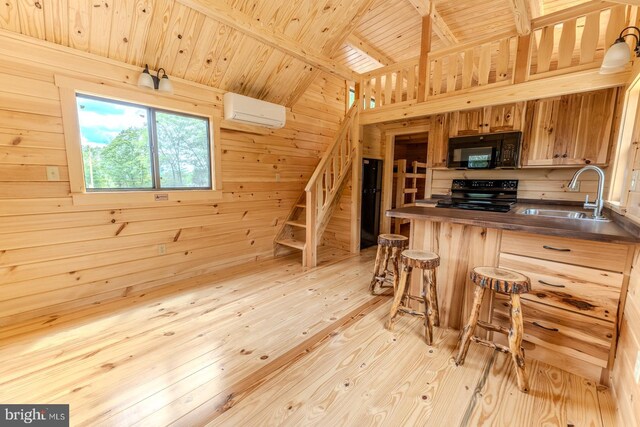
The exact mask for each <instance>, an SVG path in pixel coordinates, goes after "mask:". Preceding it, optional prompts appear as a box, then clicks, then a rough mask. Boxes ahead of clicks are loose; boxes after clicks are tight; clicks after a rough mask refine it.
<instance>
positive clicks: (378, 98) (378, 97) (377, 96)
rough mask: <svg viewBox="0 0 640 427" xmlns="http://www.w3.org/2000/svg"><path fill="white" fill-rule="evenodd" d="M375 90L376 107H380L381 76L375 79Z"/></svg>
mask: <svg viewBox="0 0 640 427" xmlns="http://www.w3.org/2000/svg"><path fill="white" fill-rule="evenodd" d="M375 88H376V90H375V93H374V96H375V98H376V107H382V76H377V77H376V86H375Z"/></svg>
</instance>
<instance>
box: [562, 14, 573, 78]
mask: <svg viewBox="0 0 640 427" xmlns="http://www.w3.org/2000/svg"><path fill="white" fill-rule="evenodd" d="M575 47H576V20H575V18H574V19H570V20H568V21H565V22H564V23H563V24H562V33H561V34H560V44H559V45H558V69H559V70H560V69H562V68H567V67H570V66H571V60H572V59H573V51H574V49H575Z"/></svg>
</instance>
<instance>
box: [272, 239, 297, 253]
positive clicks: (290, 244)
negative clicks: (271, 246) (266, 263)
mask: <svg viewBox="0 0 640 427" xmlns="http://www.w3.org/2000/svg"><path fill="white" fill-rule="evenodd" d="M276 243H277V244H279V245H283V246H288V247H290V248H295V249H299V250H301V251H302V250H304V242H303V241H300V240H295V239H280V240H276Z"/></svg>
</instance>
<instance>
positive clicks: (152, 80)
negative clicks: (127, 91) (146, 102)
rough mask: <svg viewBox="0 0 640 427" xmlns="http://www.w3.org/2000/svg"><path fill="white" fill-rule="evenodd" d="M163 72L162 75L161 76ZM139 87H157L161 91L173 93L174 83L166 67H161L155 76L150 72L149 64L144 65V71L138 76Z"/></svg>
mask: <svg viewBox="0 0 640 427" xmlns="http://www.w3.org/2000/svg"><path fill="white" fill-rule="evenodd" d="M160 72H162V76H160ZM138 87H142V88H148V89H156V90H158V91H159V92H165V93H173V85H172V84H171V81H170V80H169V76H168V75H167V72H166V71H165V70H164V68H160V69H159V70H158V72H157V73H156V75H155V76H152V75H151V73H150V72H149V65H145V66H144V71H143V72H142V73H141V74H140V77H138Z"/></svg>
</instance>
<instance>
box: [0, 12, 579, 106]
mask: <svg viewBox="0 0 640 427" xmlns="http://www.w3.org/2000/svg"><path fill="white" fill-rule="evenodd" d="M517 1H522V2H524V3H525V4H526V7H527V13H528V14H529V16H533V17H535V16H539V15H541V14H547V13H552V12H555V11H558V10H561V9H564V8H567V7H570V6H573V5H576V4H579V3H585V2H586V1H587V0H485V1H477V0H456V1H450V0H439V1H438V0H436V1H435V2H434V3H433V7H434V10H433V12H432V17H433V22H434V25H433V33H434V35H433V37H432V50H438V49H441V48H443V47H446V46H450V45H452V44H456V43H463V42H466V41H470V40H473V39H474V38H482V37H486V36H490V35H491V34H492V33H499V32H504V31H509V30H513V31H514V32H515V31H516V24H515V22H516V21H515V20H514V14H513V12H512V7H511V6H510V3H514V2H517ZM427 4H428V0H226V1H223V0H2V1H1V2H0V28H2V29H5V30H9V31H13V32H18V33H21V34H24V35H27V36H30V37H35V38H38V39H42V40H46V41H49V42H53V43H57V44H60V45H64V46H68V47H71V48H73V49H78V50H81V51H84V52H90V53H94V54H96V55H101V56H104V57H108V58H111V59H115V60H117V61H122V62H126V63H129V64H132V65H137V66H144V65H145V64H149V67H150V68H152V69H158V68H160V67H163V68H164V69H165V70H166V71H167V73H168V74H169V75H170V76H175V77H180V78H183V79H187V80H192V81H195V82H198V83H202V84H205V85H209V86H214V87H218V88H221V89H224V90H228V91H232V92H238V93H241V94H244V95H248V96H252V97H256V98H261V99H265V100H268V101H271V102H277V103H281V104H287V105H290V104H292V103H293V102H295V100H296V99H297V97H298V96H299V95H300V94H301V93H302V92H303V91H304V89H305V88H306V87H307V86H308V85H309V84H310V83H311V81H312V80H313V78H315V76H316V75H317V73H318V72H320V71H327V72H332V73H335V74H337V75H340V76H342V77H343V78H353V77H354V76H357V74H355V73H362V72H366V71H370V70H372V69H375V68H378V67H381V66H383V65H387V64H390V63H393V62H398V61H402V60H405V59H409V58H414V57H416V56H418V55H419V53H420V39H421V23H422V14H424V13H425V7H427V6H426V5H427ZM426 10H428V9H426ZM354 72H355V73H354Z"/></svg>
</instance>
